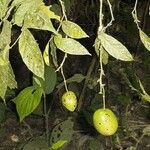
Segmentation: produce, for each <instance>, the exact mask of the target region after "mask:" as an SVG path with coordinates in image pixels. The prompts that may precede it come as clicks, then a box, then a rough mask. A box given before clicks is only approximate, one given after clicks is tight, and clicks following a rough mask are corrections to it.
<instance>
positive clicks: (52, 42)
mask: <svg viewBox="0 0 150 150" xmlns="http://www.w3.org/2000/svg"><path fill="white" fill-rule="evenodd" d="M50 48H51V55H52V59H53V63H54V65H55V67H58V62H57V52H56V50H57V47H56V45H55V43H54V40H51V41H50Z"/></svg>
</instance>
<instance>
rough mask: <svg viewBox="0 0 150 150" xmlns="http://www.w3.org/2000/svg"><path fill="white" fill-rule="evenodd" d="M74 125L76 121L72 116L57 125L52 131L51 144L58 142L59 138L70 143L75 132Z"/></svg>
mask: <svg viewBox="0 0 150 150" xmlns="http://www.w3.org/2000/svg"><path fill="white" fill-rule="evenodd" d="M73 125H74V123H73V121H72V120H71V118H70V117H69V118H68V119H67V120H65V121H63V122H61V123H59V124H58V125H56V126H55V127H54V128H53V130H52V133H51V137H50V145H52V144H53V143H56V142H58V141H59V140H62V141H67V142H68V143H69V142H70V141H71V138H72V136H73V132H74V130H73Z"/></svg>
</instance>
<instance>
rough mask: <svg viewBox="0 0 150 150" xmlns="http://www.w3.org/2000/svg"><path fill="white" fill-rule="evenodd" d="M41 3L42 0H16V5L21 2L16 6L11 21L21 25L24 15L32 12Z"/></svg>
mask: <svg viewBox="0 0 150 150" xmlns="http://www.w3.org/2000/svg"><path fill="white" fill-rule="evenodd" d="M41 3H42V0H32V1H31V0H25V1H24V2H23V1H20V0H19V1H16V5H17V4H21V5H20V6H19V7H17V10H16V12H15V14H14V15H13V19H12V21H13V22H14V24H16V25H18V26H22V25H23V22H24V18H25V16H26V15H28V14H30V13H34V12H35V11H36V9H37V8H38V6H39V5H40V4H41ZM13 5H15V4H13Z"/></svg>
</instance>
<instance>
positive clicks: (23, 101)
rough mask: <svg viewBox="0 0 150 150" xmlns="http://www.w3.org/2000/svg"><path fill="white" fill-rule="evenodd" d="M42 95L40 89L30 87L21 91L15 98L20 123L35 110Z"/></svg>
mask: <svg viewBox="0 0 150 150" xmlns="http://www.w3.org/2000/svg"><path fill="white" fill-rule="evenodd" d="M42 94H43V90H42V88H35V87H34V86H31V87H27V88H25V89H24V90H22V91H21V92H20V93H19V95H18V96H17V97H16V98H15V103H16V108H17V112H18V114H19V117H20V122H21V121H22V120H23V119H24V118H25V117H26V116H28V115H29V114H31V113H32V112H33V111H34V110H35V108H36V107H37V106H38V104H39V103H40V101H41V96H42Z"/></svg>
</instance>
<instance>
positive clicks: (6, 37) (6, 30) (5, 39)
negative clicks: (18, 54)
mask: <svg viewBox="0 0 150 150" xmlns="http://www.w3.org/2000/svg"><path fill="white" fill-rule="evenodd" d="M11 27H12V26H11V23H10V22H9V21H7V20H5V21H4V23H3V28H2V32H1V34H0V49H4V48H5V47H6V45H9V44H10V42H11Z"/></svg>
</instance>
